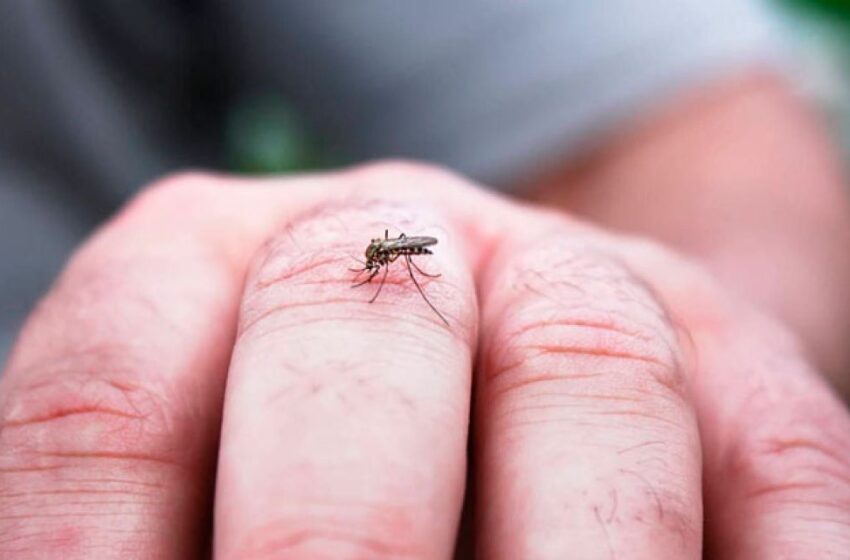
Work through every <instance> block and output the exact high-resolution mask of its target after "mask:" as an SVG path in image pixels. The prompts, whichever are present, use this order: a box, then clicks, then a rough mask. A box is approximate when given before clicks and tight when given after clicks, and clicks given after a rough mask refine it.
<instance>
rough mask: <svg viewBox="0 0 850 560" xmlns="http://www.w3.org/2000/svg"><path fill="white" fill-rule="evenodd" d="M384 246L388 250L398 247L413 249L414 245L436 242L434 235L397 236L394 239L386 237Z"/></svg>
mask: <svg viewBox="0 0 850 560" xmlns="http://www.w3.org/2000/svg"><path fill="white" fill-rule="evenodd" d="M383 244H384V248H385V249H386V250H388V251H393V250H400V249H415V248H416V247H430V246H431V245H436V244H437V238H436V237H425V236H419V237H397V238H395V239H387V240H386V241H384V242H383Z"/></svg>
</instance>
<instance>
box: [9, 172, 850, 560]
mask: <svg viewBox="0 0 850 560" xmlns="http://www.w3.org/2000/svg"><path fill="white" fill-rule="evenodd" d="M386 228H390V229H391V230H394V231H395V232H400V231H404V232H405V233H407V234H408V235H433V236H434V237H437V238H438V239H439V242H440V243H439V245H438V246H437V247H436V248H435V254H434V255H433V256H429V257H428V260H424V259H422V260H419V261H418V264H419V265H420V266H421V267H422V268H423V269H424V270H425V271H426V272H429V273H441V274H442V276H441V277H440V278H438V279H429V278H421V279H420V281H421V282H422V287H423V290H424V291H425V293H426V294H427V296H428V298H429V299H430V301H432V302H433V303H434V305H435V306H436V308H437V309H438V310H439V311H440V312H441V313H442V314H443V315H445V316H446V317H447V319H448V321H449V325H448V326H446V325H445V324H444V323H443V322H442V321H441V320H440V319H439V317H438V316H437V315H436V314H434V312H433V311H432V310H431V309H429V308H428V306H427V305H426V304H425V302H423V301H422V299H421V297H420V295H419V293H418V292H417V291H416V290H415V288H414V287H413V286H412V285H411V282H410V279H409V277H408V276H407V271H406V270H405V269H404V268H403V266H400V264H401V263H396V264H395V265H394V266H393V267H392V270H390V273H389V276H388V279H387V281H386V285H385V287H384V288H383V292H382V294H381V297H380V298H379V299H378V300H377V301H375V302H374V303H373V304H371V305H369V304H367V301H368V300H369V298H370V297H371V295H372V293H373V292H371V291H365V292H364V291H363V288H360V289H357V290H352V289H350V288H349V287H348V285H349V284H350V282H351V278H352V276H353V273H351V272H348V270H347V269H348V267H350V266H352V265H353V264H354V261H353V260H352V259H351V255H354V254H357V255H360V254H361V253H362V251H363V249H364V247H365V245H366V244H367V243H368V241H369V239H370V238H372V237H376V236H378V235H380V234H382V233H383V230H384V229H386ZM246 271H247V272H246ZM376 287H377V286H373V289H375V288H376ZM473 366H474V369H475V384H474V394H473V389H472V388H473V384H472V379H473ZM473 402H474V407H472V406H471V403H473ZM471 411H472V413H471ZM471 416H472V417H473V418H474V419H473V422H472V424H471V430H469V429H468V428H469V426H470V417H471ZM0 418H2V425H0V557H3V558H6V557H9V558H16V559H29V558H63V559H66V558H67V559H74V558H122V559H123V558H190V557H197V556H201V555H204V554H208V551H207V547H208V546H209V542H210V537H211V535H212V534H214V552H215V556H216V558H222V559H229V558H245V559H247V558H252V559H254V558H277V557H285V558H347V557H357V558H397V557H415V558H445V557H449V556H450V555H451V553H452V550H453V548H454V546H455V541H456V538H457V531H458V523H459V518H460V514H461V505H462V502H463V498H464V491H465V487H466V486H467V484H468V485H470V486H471V487H472V488H473V492H472V500H473V503H474V505H473V507H472V509H473V511H474V520H473V521H472V522H471V523H470V526H471V528H472V533H473V538H474V540H475V542H476V543H477V548H478V554H479V555H480V556H481V557H484V558H510V559H516V558H550V557H551V558H563V557H575V558H582V559H584V558H610V557H621V558H638V559H639V558H652V559H663V558H675V559H684V558H700V557H701V550H702V549H703V548H704V549H705V550H707V551H708V553H709V557H712V556H713V557H718V558H724V559H725V558H733V559H734V558H746V559H751V558H777V557H789V558H840V557H846V555H847V551H848V550H850V419H848V414H847V411H846V410H845V409H844V408H843V406H842V405H841V404H840V403H839V402H838V401H837V400H836V398H835V397H834V396H833V395H832V394H831V393H830V392H829V390H828V389H826V388H825V387H824V385H823V383H822V381H820V380H819V377H818V376H817V375H815V373H814V372H813V371H812V370H811V368H809V366H807V364H806V363H805V360H803V359H802V358H801V355H800V352H799V351H798V350H797V348H796V343H795V341H794V340H793V339H792V338H791V337H790V336H789V335H787V334H786V333H785V332H784V330H783V329H782V328H781V326H780V325H778V324H776V323H775V322H773V321H771V320H770V319H768V318H766V317H763V316H761V315H759V314H757V313H756V312H754V311H752V310H751V309H749V308H748V307H747V306H746V305H744V304H742V303H740V302H737V301H735V300H733V299H732V298H730V297H728V296H727V295H725V294H724V293H723V292H722V291H721V290H720V289H718V288H717V287H716V286H715V285H714V283H713V282H712V281H711V279H709V278H707V277H706V276H704V275H703V273H702V272H700V271H699V270H697V269H696V268H694V267H692V266H691V265H690V264H688V263H686V262H684V261H682V260H680V259H679V258H678V257H676V256H674V255H672V254H670V253H668V252H666V251H665V250H663V249H661V248H659V247H657V246H655V245H652V244H649V243H646V242H643V241H640V240H635V239H631V238H625V237H618V236H614V235H611V234H607V233H604V232H601V231H599V230H596V229H594V228H592V227H589V226H587V225H584V224H581V223H578V222H574V221H571V220H569V219H567V218H565V217H563V216H559V215H556V214H550V213H545V212H543V211H540V210H537V209H534V208H531V207H524V206H519V205H516V204H513V203H510V202H507V201H505V200H503V199H501V198H499V197H496V196H493V195H489V194H486V193H483V192H480V191H478V190H476V189H474V188H472V187H470V186H468V185H466V184H465V183H463V182H462V181H460V180H459V179H457V178H454V177H451V176H449V175H446V174H444V173H442V172H437V171H434V170H429V169H422V168H417V167H411V166H407V165H381V166H375V167H368V168H363V169H357V170H354V171H351V172H346V173H340V174H332V175H323V176H314V177H302V178H292V179H283V180H271V181H268V180H267V181H238V180H234V179H225V178H212V177H202V176H184V177H176V178H172V179H170V180H167V181H165V182H164V183H163V184H161V185H159V186H158V187H156V188H153V189H150V190H148V191H147V192H146V193H145V194H143V195H142V196H141V197H140V198H139V199H138V200H137V201H135V202H134V203H132V204H131V205H130V206H129V207H128V208H127V209H126V210H125V211H124V212H122V213H121V214H120V215H119V216H118V217H116V218H115V219H114V220H113V221H111V222H110V223H109V224H107V225H106V226H105V227H104V228H103V229H102V230H101V231H100V232H98V233H97V234H96V235H95V236H94V237H93V238H92V239H91V240H90V241H89V242H88V243H87V244H86V245H85V246H84V247H83V248H82V249H81V250H80V251H79V252H78V253H77V255H76V256H75V257H74V258H73V259H72V261H71V263H70V264H69V265H68V267H67V269H66V270H65V272H64V273H63V274H62V276H61V278H60V279H59V280H58V282H57V283H56V285H55V286H54V287H53V289H52V290H51V292H50V294H49V295H48V296H47V297H46V298H45V300H44V301H43V302H42V303H41V305H39V307H38V309H37V310H36V311H35V312H34V313H33V315H32V317H31V318H30V320H29V321H28V323H27V325H26V326H25V328H24V330H23V332H22V334H21V337H20V339H19V341H18V343H17V345H16V347H15V350H14V352H13V355H12V357H11V359H10V361H9V364H8V365H7V369H6V373H5V375H4V376H3V378H2V379H0ZM468 441H471V442H472V449H473V454H472V464H471V468H470V469H469V471H470V472H469V474H468V473H467V448H468ZM213 490H215V492H214V491H213ZM703 508H705V532H703ZM842 555H844V556H842Z"/></svg>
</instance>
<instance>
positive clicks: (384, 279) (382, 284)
mask: <svg viewBox="0 0 850 560" xmlns="http://www.w3.org/2000/svg"><path fill="white" fill-rule="evenodd" d="M389 270H390V267H388V266H385V267H384V276H383V278H381V285H380V286H378V291H377V292H375V295H374V296H372V299H370V300H369V303H372V302H374V301H375V300H376V299H378V294H380V293H381V290H382V289H383V288H384V282H386V281H387V272H389Z"/></svg>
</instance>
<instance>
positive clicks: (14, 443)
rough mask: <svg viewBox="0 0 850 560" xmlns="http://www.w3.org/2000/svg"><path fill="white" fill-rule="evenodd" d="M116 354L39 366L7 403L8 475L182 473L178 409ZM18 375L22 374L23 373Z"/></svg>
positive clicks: (3, 424)
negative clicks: (130, 470) (93, 470)
mask: <svg viewBox="0 0 850 560" xmlns="http://www.w3.org/2000/svg"><path fill="white" fill-rule="evenodd" d="M119 364H120V361H119V360H117V359H116V357H115V355H114V354H113V353H112V352H110V351H109V350H91V351H89V352H87V353H85V354H81V355H77V356H72V357H69V358H67V359H63V360H58V361H56V362H55V363H54V364H51V365H47V366H38V371H37V372H35V371H33V372H27V375H17V374H14V375H12V378H26V379H27V381H21V382H19V383H18V384H17V385H13V386H12V387H8V388H7V390H6V391H5V392H4V395H3V400H2V403H0V455H2V458H3V460H4V462H5V463H7V464H6V465H5V467H7V468H8V469H11V470H10V471H9V472H10V473H11V474H14V472H27V471H32V472H36V471H38V470H40V469H47V470H57V469H82V468H86V467H87V466H88V465H92V466H94V465H98V464H101V465H105V466H106V465H123V466H125V467H126V466H127V465H133V464H138V463H146V464H153V465H156V466H158V467H161V468H174V467H177V466H179V465H180V463H181V461H182V457H183V453H184V452H185V449H180V447H179V446H178V445H177V444H176V443H175V442H176V441H178V440H181V439H183V438H178V437H176V436H177V434H175V430H176V429H177V428H176V426H178V425H182V426H185V425H186V423H184V422H177V421H176V419H175V418H174V417H173V412H172V411H173V410H175V409H176V408H177V407H175V406H173V403H172V402H170V401H171V400H173V398H174V397H172V396H170V395H168V391H167V390H166V389H165V388H164V387H157V386H156V382H155V381H154V380H152V379H151V376H145V377H147V379H146V380H145V384H144V385H143V384H141V383H139V382H138V381H136V379H138V378H139V377H141V376H139V375H137V374H136V371H135V369H136V366H135V365H134V364H124V365H119ZM18 373H19V372H18Z"/></svg>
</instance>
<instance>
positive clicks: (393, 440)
mask: <svg viewBox="0 0 850 560" xmlns="http://www.w3.org/2000/svg"><path fill="white" fill-rule="evenodd" d="M393 226H394V227H395V228H401V230H403V231H405V232H406V233H407V234H408V235H433V236H435V237H438V238H439V244H438V245H437V246H436V247H432V248H433V249H434V255H427V259H428V260H425V257H426V256H425V255H422V257H423V258H422V259H419V260H418V263H417V264H418V265H419V267H420V268H422V269H423V270H424V271H425V272H427V273H431V274H433V273H441V274H442V276H441V277H439V278H428V277H424V276H422V275H420V274H419V273H418V272H417V270H416V269H415V268H414V269H412V273H413V274H416V275H417V277H418V281H419V283H420V285H421V287H422V289H423V291H425V293H426V294H427V297H428V298H429V299H430V301H431V302H432V303H433V304H434V305H435V306H436V307H437V309H439V310H440V312H441V313H442V314H443V315H445V316H446V318H447V320H448V321H449V326H446V325H445V324H444V323H443V322H442V320H441V319H440V318H439V317H438V316H437V315H436V314H435V313H434V312H433V311H432V310H431V309H430V308H429V307H428V306H427V304H426V302H424V301H423V300H422V297H421V296H420V294H419V292H418V291H417V289H416V287H415V285H414V284H413V281H412V279H411V278H410V276H409V271H408V269H407V263H406V261H405V260H404V258H403V257H401V258H399V259H398V260H396V261H395V262H394V263H391V264H390V269H389V273H388V276H387V280H386V284H385V285H384V287H383V290H382V292H381V294H380V297H379V298H378V299H377V300H376V301H375V302H374V303H372V304H369V303H368V301H369V298H371V297H372V295H373V294H374V291H375V290H377V288H378V283H379V282H380V280H381V276H383V271H381V273H380V274H379V275H378V276H376V277H375V279H374V281H373V282H372V283H369V284H366V285H365V286H362V287H360V288H358V289H356V290H352V289H350V288H349V284H350V283H351V281H352V278H353V277H354V273H353V272H348V270H347V268H348V267H350V266H352V265H354V263H355V261H354V260H353V259H352V258H351V256H352V255H354V254H357V255H358V256H360V255H362V251H363V249H364V247H365V245H366V244H367V243H368V242H369V240H370V239H371V238H375V237H383V234H384V229H385V228H388V227H389V228H391V229H394V227H393ZM399 233H400V230H398V229H396V230H395V231H393V232H392V234H391V236H397V235H398V234H399ZM452 240H453V237H452V236H451V230H450V228H449V227H448V225H446V224H438V223H435V220H434V219H433V217H431V216H428V215H426V213H425V211H423V210H422V209H421V208H416V209H413V208H411V207H407V206H399V205H390V204H386V203H384V202H380V201H378V202H374V201H372V202H367V203H364V202H358V205H357V206H352V205H348V206H326V207H323V208H320V209H318V210H317V211H315V212H312V213H311V214H310V215H309V216H305V217H303V218H301V219H298V220H296V221H295V222H293V223H290V224H288V226H287V227H286V228H285V230H284V231H283V232H282V233H281V234H280V235H279V236H277V237H275V238H274V239H273V240H272V241H271V242H270V243H269V244H268V246H267V248H266V249H265V251H264V252H263V254H262V255H260V258H259V259H258V260H257V263H258V264H257V266H255V267H254V268H253V271H252V272H250V273H249V276H248V280H247V283H246V285H247V288H246V292H245V294H244V298H243V302H242V308H241V319H240V327H239V335H238V339H237V343H236V345H235V348H234V354H233V360H232V362H231V367H230V374H229V378H228V386H227V394H226V400H225V413H224V424H223V428H222V429H223V433H222V443H221V455H220V459H219V478H218V495H217V500H216V531H215V534H216V553H217V557H218V558H223V559H226V558H232V557H238V558H269V557H272V556H274V555H277V554H288V555H294V556H298V555H299V554H302V555H303V554H307V555H310V557H322V558H325V557H327V558H341V557H348V556H353V555H365V556H367V557H369V558H373V557H374V558H377V557H382V558H383V557H400V556H415V557H420V558H425V557H427V558H432V557H447V556H449V555H450V553H451V549H452V547H453V543H454V538H455V531H456V528H457V524H458V517H459V513H460V509H461V502H462V499H463V484H464V476H465V468H466V460H465V459H466V439H467V424H468V413H469V398H470V396H469V392H470V369H471V359H472V355H473V351H474V349H473V342H472V341H473V340H474V333H473V331H474V330H475V322H476V320H477V307H476V304H475V295H474V288H473V283H472V279H471V275H470V272H469V271H468V269H467V267H466V265H465V263H464V261H463V260H462V259H461V256H460V254H459V253H458V252H457V250H456V247H455V245H454V244H453V243H452V242H451V241H452ZM361 258H362V257H361ZM361 279H362V276H361ZM287 557H288V556H287ZM299 557H300V556H299Z"/></svg>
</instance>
